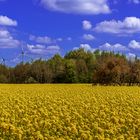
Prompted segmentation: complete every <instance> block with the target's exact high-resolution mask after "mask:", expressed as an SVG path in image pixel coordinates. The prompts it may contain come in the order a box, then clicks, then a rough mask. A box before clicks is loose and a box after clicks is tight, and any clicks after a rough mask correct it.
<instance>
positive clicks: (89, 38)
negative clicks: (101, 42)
mask: <svg viewBox="0 0 140 140" xmlns="http://www.w3.org/2000/svg"><path fill="white" fill-rule="evenodd" d="M83 39H85V40H87V41H92V40H94V39H95V37H94V36H93V35H91V34H84V35H83Z"/></svg>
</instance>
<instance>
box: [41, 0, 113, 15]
mask: <svg viewBox="0 0 140 140" xmlns="http://www.w3.org/2000/svg"><path fill="white" fill-rule="evenodd" d="M40 2H41V4H42V5H43V6H44V7H45V8H46V9H49V10H52V11H59V12H63V13H74V14H89V15H91V14H92V15H94V14H108V13H110V12H111V10H110V8H109V6H108V4H107V2H108V1H107V0H40Z"/></svg>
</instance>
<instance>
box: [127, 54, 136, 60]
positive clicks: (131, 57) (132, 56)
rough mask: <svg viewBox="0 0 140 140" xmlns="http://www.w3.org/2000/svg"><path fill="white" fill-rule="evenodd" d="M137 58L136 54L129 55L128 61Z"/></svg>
mask: <svg viewBox="0 0 140 140" xmlns="http://www.w3.org/2000/svg"><path fill="white" fill-rule="evenodd" d="M135 57H136V54H134V53H128V54H127V58H128V59H134V58H135Z"/></svg>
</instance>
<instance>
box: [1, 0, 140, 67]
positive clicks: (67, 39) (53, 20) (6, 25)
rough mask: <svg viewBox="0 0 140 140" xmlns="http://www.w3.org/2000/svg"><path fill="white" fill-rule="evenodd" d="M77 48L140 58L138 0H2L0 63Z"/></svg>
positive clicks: (27, 59) (46, 57)
mask: <svg viewBox="0 0 140 140" xmlns="http://www.w3.org/2000/svg"><path fill="white" fill-rule="evenodd" d="M78 48H84V49H85V50H90V51H94V50H96V49H100V50H109V51H110V50H112V51H115V52H120V53H124V54H126V55H127V56H128V57H135V55H137V56H139V57H140V0H98V1H97V0H0V62H2V61H3V60H2V59H3V58H4V59H5V60H6V64H8V65H15V64H16V63H19V62H21V52H22V50H23V51H24V52H25V56H24V59H25V60H26V61H30V59H31V58H33V59H38V58H43V59H48V58H50V57H51V56H53V55H54V54H55V53H60V54H61V55H65V53H66V52H68V51H70V50H73V49H78Z"/></svg>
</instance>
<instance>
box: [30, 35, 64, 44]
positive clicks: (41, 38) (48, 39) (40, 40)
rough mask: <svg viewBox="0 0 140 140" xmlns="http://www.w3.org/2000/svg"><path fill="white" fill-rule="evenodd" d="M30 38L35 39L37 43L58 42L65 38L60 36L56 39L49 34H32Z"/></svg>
mask: <svg viewBox="0 0 140 140" xmlns="http://www.w3.org/2000/svg"><path fill="white" fill-rule="evenodd" d="M29 40H31V41H35V42H36V43H40V44H54V43H57V42H62V41H63V38H61V37H59V38H56V39H54V38H51V37H49V36H34V35H30V36H29Z"/></svg>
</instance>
